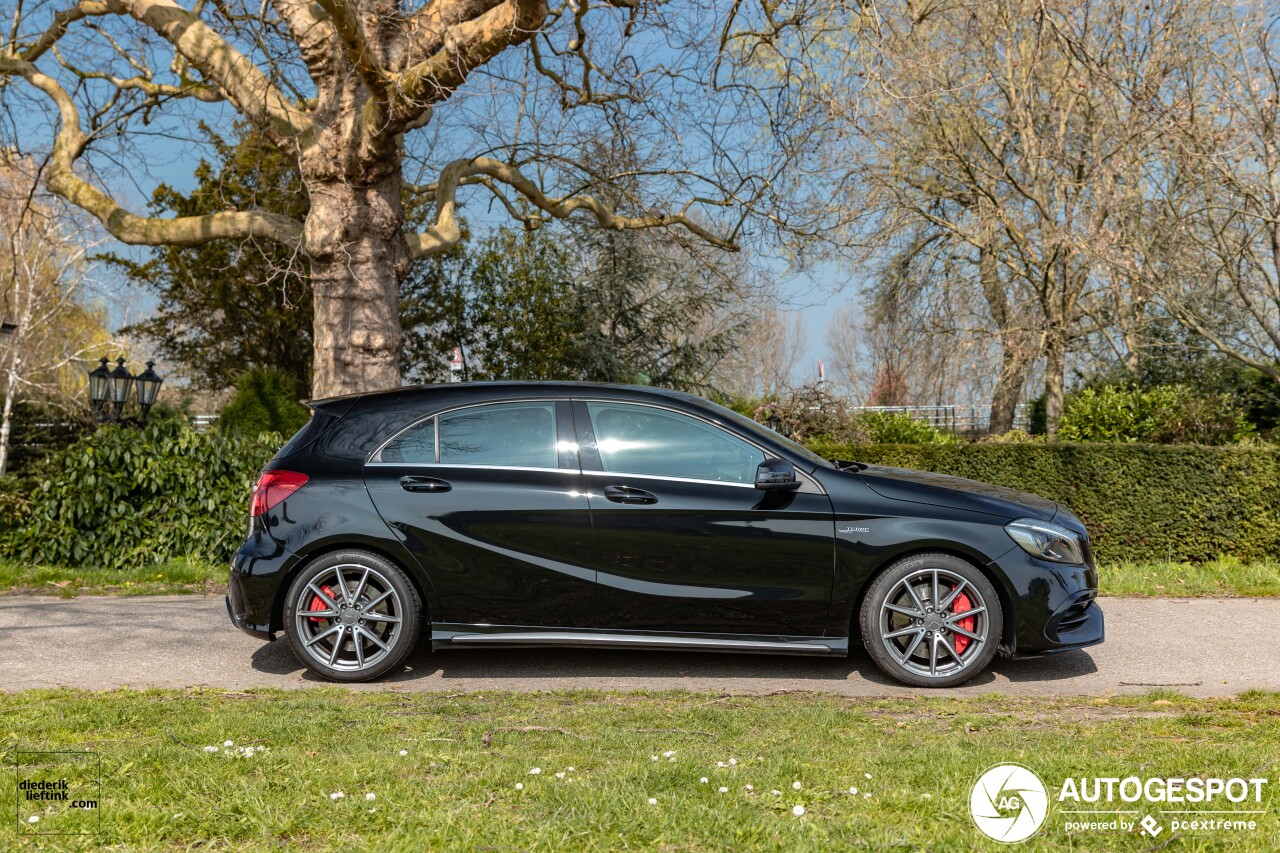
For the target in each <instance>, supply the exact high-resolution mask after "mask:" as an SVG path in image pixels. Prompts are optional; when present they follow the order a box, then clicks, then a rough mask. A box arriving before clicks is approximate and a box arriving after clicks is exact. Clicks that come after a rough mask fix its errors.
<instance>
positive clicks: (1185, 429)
mask: <svg viewBox="0 0 1280 853" xmlns="http://www.w3.org/2000/svg"><path fill="white" fill-rule="evenodd" d="M1252 431H1253V425H1252V424H1250V423H1249V422H1248V421H1247V420H1246V419H1245V416H1244V412H1243V411H1242V410H1241V409H1240V407H1239V404H1238V403H1237V402H1236V400H1235V398H1234V397H1233V396H1232V395H1230V394H1212V395H1197V394H1196V393H1194V392H1193V391H1192V389H1190V388H1188V387H1187V386H1185V385H1158V386H1155V387H1153V388H1146V389H1139V388H1126V387H1123V386H1120V385H1104V386H1102V387H1100V388H1085V389H1084V390H1082V391H1079V392H1077V393H1075V394H1072V395H1071V396H1070V397H1068V398H1067V400H1066V402H1065V405H1064V408H1063V413H1062V422H1061V423H1060V424H1059V426H1058V436H1057V437H1058V439H1060V440H1062V441H1131V442H1150V443H1154V444H1231V443H1236V442H1239V441H1241V440H1242V439H1244V438H1245V437H1247V436H1248V435H1249V434H1250V433H1251V432H1252Z"/></svg>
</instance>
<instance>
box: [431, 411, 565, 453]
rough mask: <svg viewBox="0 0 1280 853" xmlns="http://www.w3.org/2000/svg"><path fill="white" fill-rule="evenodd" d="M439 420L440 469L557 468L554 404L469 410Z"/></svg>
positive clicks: (452, 413)
mask: <svg viewBox="0 0 1280 853" xmlns="http://www.w3.org/2000/svg"><path fill="white" fill-rule="evenodd" d="M439 420H440V431H439V442H440V448H439V460H440V464H442V465H493V466H497V467H503V468H555V467H557V457H556V404H555V403H554V402H550V403H495V404H493V405H490V406H473V407H471V408H468V409H458V410H457V411H453V412H448V413H446V414H443V415H440V416H439Z"/></svg>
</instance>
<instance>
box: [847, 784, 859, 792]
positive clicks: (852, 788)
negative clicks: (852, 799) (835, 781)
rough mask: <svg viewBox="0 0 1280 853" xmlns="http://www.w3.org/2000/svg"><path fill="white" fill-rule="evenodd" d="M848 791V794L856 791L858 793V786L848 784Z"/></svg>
mask: <svg viewBox="0 0 1280 853" xmlns="http://www.w3.org/2000/svg"><path fill="white" fill-rule="evenodd" d="M849 793H850V794H856V793H858V786H857V785H850V786H849Z"/></svg>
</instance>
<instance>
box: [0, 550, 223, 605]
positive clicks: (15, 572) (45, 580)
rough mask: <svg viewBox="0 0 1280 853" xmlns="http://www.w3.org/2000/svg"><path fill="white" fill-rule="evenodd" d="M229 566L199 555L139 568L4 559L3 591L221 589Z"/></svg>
mask: <svg viewBox="0 0 1280 853" xmlns="http://www.w3.org/2000/svg"><path fill="white" fill-rule="evenodd" d="M226 585H227V566H226V564H224V563H210V562H208V561H206V560H199V559H182V560H169V561H167V562H164V563H156V564H152V565H150V566H146V567H142V568H136V569H127V570H122V569H89V568H78V569H69V568H63V567H61V566H28V565H25V564H21V563H14V562H9V561H4V560H0V591H3V592H9V593H19V594H33V593H38V594H47V595H60V596H64V597H71V596H74V595H173V594H177V593H187V592H221V591H223V590H224V589H225V588H226Z"/></svg>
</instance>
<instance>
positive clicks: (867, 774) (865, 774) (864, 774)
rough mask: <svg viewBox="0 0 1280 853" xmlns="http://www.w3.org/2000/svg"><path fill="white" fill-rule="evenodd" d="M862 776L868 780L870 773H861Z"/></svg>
mask: <svg viewBox="0 0 1280 853" xmlns="http://www.w3.org/2000/svg"><path fill="white" fill-rule="evenodd" d="M862 775H863V776H866V777H867V778H868V779H870V778H871V774H870V773H863V774H862Z"/></svg>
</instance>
